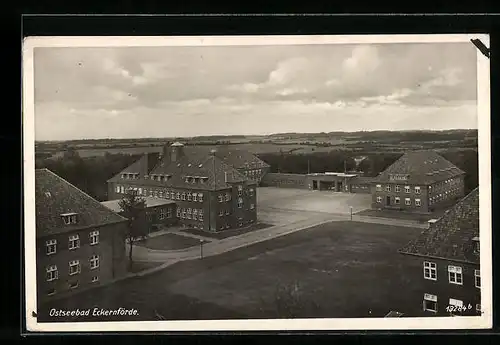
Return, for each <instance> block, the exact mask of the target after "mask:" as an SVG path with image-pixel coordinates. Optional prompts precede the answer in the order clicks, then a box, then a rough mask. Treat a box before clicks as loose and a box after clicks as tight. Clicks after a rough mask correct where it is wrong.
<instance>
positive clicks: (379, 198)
mask: <svg viewBox="0 0 500 345" xmlns="http://www.w3.org/2000/svg"><path fill="white" fill-rule="evenodd" d="M377 202H378V203H379V204H380V203H381V202H382V197H381V196H377Z"/></svg>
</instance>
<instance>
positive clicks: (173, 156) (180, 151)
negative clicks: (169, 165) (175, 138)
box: [170, 142, 184, 162]
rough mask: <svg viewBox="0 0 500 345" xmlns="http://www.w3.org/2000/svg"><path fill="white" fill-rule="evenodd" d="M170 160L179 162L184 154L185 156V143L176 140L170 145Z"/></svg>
mask: <svg viewBox="0 0 500 345" xmlns="http://www.w3.org/2000/svg"><path fill="white" fill-rule="evenodd" d="M170 148H171V150H170V161H171V162H177V161H178V160H179V159H180V158H181V157H182V156H184V145H183V144H181V143H179V142H175V143H173V144H172V145H171V146H170Z"/></svg>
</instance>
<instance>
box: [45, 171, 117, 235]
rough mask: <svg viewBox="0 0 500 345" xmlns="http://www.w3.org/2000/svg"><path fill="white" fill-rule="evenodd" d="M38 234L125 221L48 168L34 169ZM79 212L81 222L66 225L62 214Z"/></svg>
mask: <svg viewBox="0 0 500 345" xmlns="http://www.w3.org/2000/svg"><path fill="white" fill-rule="evenodd" d="M35 204H36V236H37V237H42V236H47V235H52V234H58V233H64V232H67V231H72V230H75V229H81V228H87V227H91V226H100V225H104V224H111V223H117V222H122V221H126V218H124V217H122V216H120V215H118V214H116V213H114V212H111V211H110V210H109V209H108V208H106V207H105V206H103V205H101V203H100V202H99V201H97V200H95V199H94V198H92V197H91V196H89V195H87V194H85V193H84V192H83V191H81V190H80V189H78V188H77V187H75V186H73V185H72V184H71V183H69V182H68V181H66V180H64V179H63V178H61V177H59V176H58V175H56V174H54V173H53V172H52V171H50V170H48V169H37V170H36V171H35ZM66 213H77V217H78V223H77V224H75V225H65V224H64V221H63V219H62V217H61V215H62V214H66Z"/></svg>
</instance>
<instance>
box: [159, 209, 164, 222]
mask: <svg viewBox="0 0 500 345" xmlns="http://www.w3.org/2000/svg"><path fill="white" fill-rule="evenodd" d="M159 218H160V220H164V219H165V209H164V208H162V209H160V216H159Z"/></svg>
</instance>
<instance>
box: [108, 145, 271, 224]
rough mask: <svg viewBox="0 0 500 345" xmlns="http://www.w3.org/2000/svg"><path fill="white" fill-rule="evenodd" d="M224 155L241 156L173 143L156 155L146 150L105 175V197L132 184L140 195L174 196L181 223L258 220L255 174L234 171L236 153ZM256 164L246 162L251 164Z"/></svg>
mask: <svg viewBox="0 0 500 345" xmlns="http://www.w3.org/2000/svg"><path fill="white" fill-rule="evenodd" d="M224 157H225V158H224ZM228 157H243V156H230V155H228V154H227V152H226V151H224V152H222V153H219V151H215V150H212V151H211V152H208V153H207V152H206V151H205V150H201V151H196V150H185V148H184V145H182V144H180V143H174V144H172V145H171V146H168V147H165V148H164V150H163V152H162V154H161V155H159V154H145V155H144V156H143V157H141V158H140V159H139V160H138V161H137V162H135V163H133V164H132V165H130V166H129V167H127V168H125V169H124V170H123V171H122V172H120V173H119V174H117V175H116V176H114V177H113V178H111V179H110V180H108V196H109V199H111V200H113V199H120V198H122V197H123V196H124V195H125V193H127V191H129V190H134V191H136V192H137V193H138V194H139V195H142V196H147V197H151V198H159V199H165V200H170V201H173V202H175V216H176V219H177V221H178V223H179V224H180V225H183V226H186V227H192V228H196V229H201V230H206V231H212V232H215V231H222V230H226V229H231V228H241V227H245V226H248V225H251V224H253V223H255V222H256V221H257V197H256V195H257V188H256V187H257V185H258V183H259V182H260V180H259V178H257V177H254V178H249V177H248V176H245V174H244V173H242V172H240V171H238V170H237V169H236V168H234V167H233V166H232V165H230V164H229V161H230V160H231V159H233V160H235V159H234V158H231V159H230V158H228ZM255 158H256V157H255ZM256 159H257V158H256ZM256 164H257V163H255V164H253V165H252V164H249V165H248V166H249V167H251V168H252V169H253V170H255V169H254V168H255V167H256V166H257V165H256ZM265 166H267V165H266V164H263V165H262V168H264V167H265ZM252 169H251V170H252ZM247 171H249V170H247ZM247 175H248V173H247Z"/></svg>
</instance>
